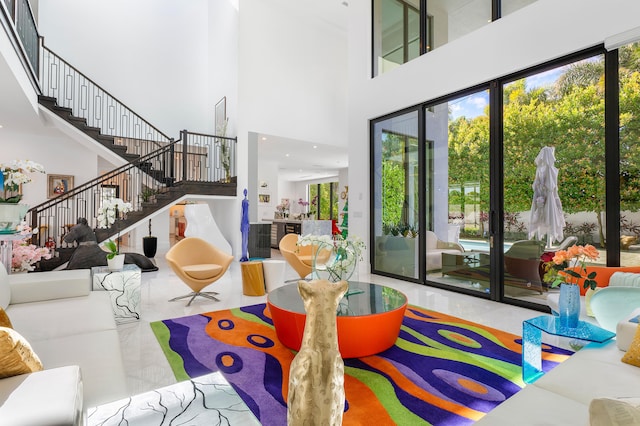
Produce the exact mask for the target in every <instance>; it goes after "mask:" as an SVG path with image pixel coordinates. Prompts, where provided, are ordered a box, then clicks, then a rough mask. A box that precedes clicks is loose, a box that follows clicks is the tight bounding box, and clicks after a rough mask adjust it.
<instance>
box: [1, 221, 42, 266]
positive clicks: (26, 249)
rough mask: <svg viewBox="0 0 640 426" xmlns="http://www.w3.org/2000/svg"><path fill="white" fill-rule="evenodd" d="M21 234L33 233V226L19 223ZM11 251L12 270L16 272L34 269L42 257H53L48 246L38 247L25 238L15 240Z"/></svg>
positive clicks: (25, 235)
mask: <svg viewBox="0 0 640 426" xmlns="http://www.w3.org/2000/svg"><path fill="white" fill-rule="evenodd" d="M17 229H18V231H19V232H20V235H23V236H24V237H25V238H27V236H28V235H32V232H31V227H30V226H28V225H27V224H26V222H22V223H21V224H20V225H18V228H17ZM12 249H13V250H12V253H11V270H12V271H14V272H20V271H33V269H34V267H33V265H34V264H35V263H36V262H39V261H40V260H42V259H51V252H50V251H49V249H48V248H47V247H38V246H35V245H33V244H29V243H28V242H26V241H25V240H14V241H13V247H12Z"/></svg>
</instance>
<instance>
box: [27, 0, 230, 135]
mask: <svg viewBox="0 0 640 426" xmlns="http://www.w3.org/2000/svg"><path fill="white" fill-rule="evenodd" d="M207 4H208V2H207V1H206V0H189V1H179V0H136V1H129V0H110V1H106V2H105V1H100V0H40V1H39V7H38V13H39V31H40V34H41V35H42V36H44V38H45V45H47V46H48V47H49V48H50V49H52V50H53V51H54V52H56V53H57V54H58V55H60V56H61V57H62V58H64V59H65V60H67V61H68V62H70V63H71V64H72V65H73V66H75V67H76V68H78V69H79V70H80V71H81V72H82V73H84V74H86V75H87V76H88V77H89V78H91V79H92V80H94V81H95V82H96V83H98V84H99V85H101V86H102V87H103V88H104V89H106V90H107V91H108V92H110V93H111V94H112V95H114V96H115V97H116V98H118V99H119V100H120V101H121V102H123V103H124V104H125V105H127V106H128V107H130V108H131V109H133V111H135V112H137V113H138V114H139V115H141V116H142V117H143V118H144V119H146V120H147V121H149V122H150V123H151V124H152V125H154V126H155V127H157V128H158V129H159V130H161V131H162V132H164V133H165V134H167V136H169V137H173V138H178V136H179V135H178V132H179V131H180V130H182V129H188V130H191V131H198V132H204V131H206V130H207V129H208V126H209V128H210V126H211V121H212V120H213V115H212V102H214V103H215V102H216V101H217V99H216V100H215V101H212V100H211V99H209V97H208V95H209V94H210V93H209V91H208V90H207V82H208V74H207V71H208V69H207V68H208V67H207V65H208V56H207V54H206V52H207V51H208V40H209V38H208V37H209V35H208V33H207V18H208V12H207Z"/></svg>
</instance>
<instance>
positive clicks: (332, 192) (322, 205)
mask: <svg viewBox="0 0 640 426" xmlns="http://www.w3.org/2000/svg"><path fill="white" fill-rule="evenodd" d="M308 190H309V212H310V213H311V214H315V218H316V219H318V220H331V219H334V220H337V219H338V182H327V183H318V184H312V185H309V187H308Z"/></svg>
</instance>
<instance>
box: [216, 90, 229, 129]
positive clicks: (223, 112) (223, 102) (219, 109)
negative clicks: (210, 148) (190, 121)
mask: <svg viewBox="0 0 640 426" xmlns="http://www.w3.org/2000/svg"><path fill="white" fill-rule="evenodd" d="M225 121H227V97H226V96H224V97H223V98H222V99H220V100H219V101H218V103H217V104H216V109H215V125H216V128H215V131H214V133H215V134H216V135H219V136H223V135H222V133H223V132H224V127H225Z"/></svg>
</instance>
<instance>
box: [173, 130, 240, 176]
mask: <svg viewBox="0 0 640 426" xmlns="http://www.w3.org/2000/svg"><path fill="white" fill-rule="evenodd" d="M180 139H181V140H183V141H186V144H187V146H188V147H189V151H188V152H189V154H190V155H188V156H185V157H181V159H182V162H181V163H180V164H179V170H178V171H177V174H178V175H179V176H182V177H183V179H184V180H186V179H185V176H186V175H185V173H187V172H188V171H191V178H193V179H196V180H197V181H204V182H231V179H232V177H234V176H236V167H237V165H236V163H237V161H236V152H237V149H236V148H237V146H236V145H237V138H230V137H226V136H216V135H206V134H203V133H194V132H189V131H187V130H183V131H181V132H180ZM205 153H206V154H207V155H208V156H210V161H207V160H206V158H207V157H206V156H205V155H203V154H205Z"/></svg>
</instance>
